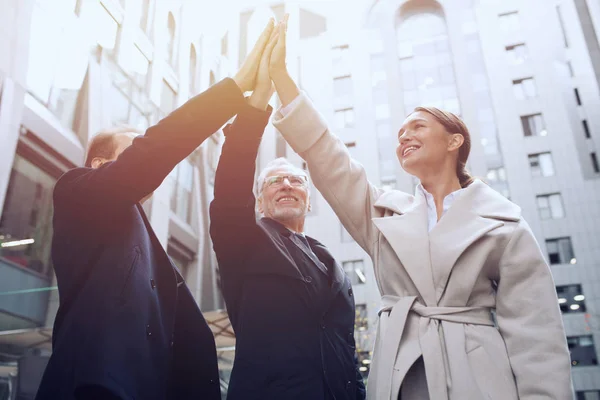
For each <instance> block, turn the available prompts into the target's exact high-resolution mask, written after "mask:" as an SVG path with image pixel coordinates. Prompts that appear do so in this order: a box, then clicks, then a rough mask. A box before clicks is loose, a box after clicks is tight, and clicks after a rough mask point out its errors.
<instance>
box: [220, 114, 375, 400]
mask: <svg viewBox="0 0 600 400" xmlns="http://www.w3.org/2000/svg"><path fill="white" fill-rule="evenodd" d="M269 114H270V110H268V111H266V112H262V111H258V110H253V111H252V112H251V111H250V110H249V111H248V112H246V113H244V114H239V115H238V117H237V118H236V120H235V121H234V123H233V124H232V125H230V126H228V127H226V129H225V135H226V139H225V144H224V146H223V150H222V153H221V158H220V160H219V165H218V168H217V173H216V177H215V198H214V200H213V202H212V203H211V207H210V216H211V227H210V233H211V237H212V240H213V245H214V249H215V252H216V255H217V259H218V262H219V271H220V274H221V285H222V290H223V295H224V298H225V302H226V305H227V310H228V313H229V317H230V320H231V323H232V327H233V329H234V331H235V334H236V351H235V360H234V364H233V370H232V373H231V378H230V383H229V391H228V397H227V398H228V399H230V400H238V399H239V400H254V399H256V400H258V399H260V400H265V399H285V400H295V399H297V400H301V399H302V400H306V399H311V400H324V399H338V400H342V399H344V400H346V399H347V400H362V399H364V397H365V388H364V385H363V381H362V377H361V376H360V373H359V372H358V366H357V360H356V349H355V343H354V318H355V311H354V298H353V293H352V287H351V285H350V281H349V279H348V278H347V276H346V275H345V273H344V271H343V270H342V268H341V267H340V266H339V265H338V263H336V261H335V260H334V258H333V257H332V255H331V254H330V253H329V252H328V251H327V249H326V248H325V246H323V245H322V244H321V243H319V242H318V241H316V240H314V239H312V238H308V241H309V243H310V246H311V248H312V250H313V252H314V253H315V255H316V256H317V257H318V258H319V260H320V261H322V262H323V264H324V265H325V266H326V268H327V273H328V279H327V280H325V287H326V289H327V290H326V291H325V293H322V292H319V295H318V297H319V298H318V299H314V298H311V297H310V296H311V294H310V293H311V290H312V289H311V288H309V286H307V285H310V284H311V282H313V284H314V281H313V280H312V279H309V277H308V276H304V275H303V274H302V272H301V271H302V270H304V271H307V270H308V269H306V267H312V268H313V270H315V271H316V270H317V267H316V266H315V265H314V264H313V265H308V263H310V262H311V261H310V259H309V258H308V255H307V254H305V253H303V252H302V251H298V250H299V247H298V246H297V245H296V244H294V243H292V240H293V238H292V237H291V233H290V231H289V230H288V229H286V228H285V227H284V226H283V225H281V224H279V223H278V222H276V221H274V220H271V219H268V218H263V219H261V220H259V221H257V220H256V214H255V197H254V195H253V192H252V187H253V182H254V174H255V160H256V156H257V152H258V147H259V144H260V140H261V136H262V133H263V131H264V129H265V125H266V124H267V122H268V117H269ZM300 263H306V264H304V265H302V267H303V268H299V266H300ZM308 271H309V270H308ZM318 273H321V271H318ZM309 289H311V290H309Z"/></svg>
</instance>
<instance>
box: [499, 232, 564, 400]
mask: <svg viewBox="0 0 600 400" xmlns="http://www.w3.org/2000/svg"><path fill="white" fill-rule="evenodd" d="M496 317H497V321H498V327H499V330H500V333H501V335H502V338H503V339H504V342H505V343H506V348H507V351H508V356H509V359H510V364H511V367H512V370H513V372H514V374H515V379H516V383H517V390H518V393H519V399H522V400H528V399H539V398H548V399H569V398H571V397H572V395H573V392H572V384H571V360H570V355H569V350H568V348H567V342H566V335H565V330H564V327H563V323H562V317H561V313H560V309H559V306H558V299H557V296H556V287H555V285H554V280H553V278H552V275H551V272H550V268H549V267H548V265H547V264H546V261H545V260H544V257H543V255H542V252H541V250H540V248H539V246H538V244H537V242H536V240H535V238H534V236H533V233H532V232H531V230H530V228H529V226H528V225H527V223H526V222H525V221H524V220H521V222H520V223H519V225H518V227H517V228H516V229H515V231H514V232H513V234H512V237H511V239H510V241H509V242H508V245H507V247H506V249H505V251H504V254H503V256H502V259H501V264H500V279H499V282H498V289H497V298H496Z"/></svg>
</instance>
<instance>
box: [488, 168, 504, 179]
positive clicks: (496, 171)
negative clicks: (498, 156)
mask: <svg viewBox="0 0 600 400" xmlns="http://www.w3.org/2000/svg"><path fill="white" fill-rule="evenodd" d="M486 178H487V179H488V180H490V181H496V182H506V171H505V170H504V167H500V168H491V169H488V172H487V175H486Z"/></svg>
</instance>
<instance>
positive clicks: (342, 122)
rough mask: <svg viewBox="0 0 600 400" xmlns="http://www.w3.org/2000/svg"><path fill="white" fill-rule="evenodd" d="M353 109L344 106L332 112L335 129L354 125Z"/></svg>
mask: <svg viewBox="0 0 600 400" xmlns="http://www.w3.org/2000/svg"><path fill="white" fill-rule="evenodd" d="M354 118H355V116H354V109H353V108H352V107H350V108H344V109H342V110H337V111H335V113H334V119H335V127H336V128H337V129H344V128H351V127H353V126H354Z"/></svg>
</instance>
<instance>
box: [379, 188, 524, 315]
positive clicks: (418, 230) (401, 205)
mask: <svg viewBox="0 0 600 400" xmlns="http://www.w3.org/2000/svg"><path fill="white" fill-rule="evenodd" d="M375 206H376V207H379V208H382V209H384V211H385V210H389V211H391V212H392V215H391V216H387V217H383V218H373V223H374V224H375V225H376V226H377V228H378V229H379V230H380V231H381V233H382V234H383V235H384V236H385V238H386V239H387V241H388V242H389V243H390V245H391V247H392V249H393V250H394V252H395V253H396V255H397V256H398V258H399V259H400V261H401V262H402V265H403V266H404V268H405V269H406V271H407V272H408V274H409V275H410V277H411V279H412V281H413V283H414V285H415V287H416V289H417V290H418V292H419V294H420V295H421V297H422V298H423V300H424V301H425V303H426V304H427V305H437V304H438V303H439V301H440V300H441V298H442V296H443V294H444V291H445V288H446V285H447V282H448V279H449V277H450V273H451V271H452V268H453V267H454V265H455V264H456V261H457V260H458V258H459V257H460V255H461V254H462V253H463V252H464V251H465V250H466V249H467V248H468V247H469V246H470V245H471V244H473V243H474V242H475V241H477V239H479V238H481V237H482V236H484V235H485V234H486V233H488V232H490V231H491V230H493V229H496V228H498V227H500V226H502V225H504V222H506V221H518V220H519V219H520V215H521V210H520V208H519V207H518V206H516V205H515V204H513V203H511V202H510V201H509V200H507V199H506V198H504V197H503V196H502V195H500V194H499V193H497V192H496V191H494V190H493V189H491V188H490V187H488V186H487V185H486V184H485V183H483V182H482V181H480V180H475V182H473V183H472V184H471V185H470V186H469V187H467V188H465V190H464V192H463V193H461V195H460V196H459V197H458V198H457V199H456V201H455V202H454V204H453V205H452V207H450V209H449V210H448V211H447V213H446V214H445V215H444V216H443V217H442V218H441V219H440V221H439V222H438V223H437V225H436V226H435V227H434V228H433V230H432V231H431V232H428V229H427V204H426V201H425V196H424V194H423V193H422V192H421V191H417V193H416V196H411V195H408V194H406V193H402V192H399V191H391V192H386V193H385V194H383V195H382V196H381V197H380V198H379V199H378V200H377V202H376V203H375ZM387 214H388V215H389V212H388V213H387Z"/></svg>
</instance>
